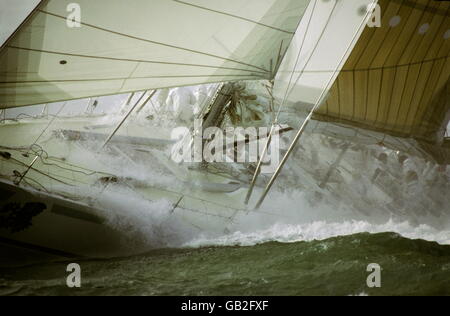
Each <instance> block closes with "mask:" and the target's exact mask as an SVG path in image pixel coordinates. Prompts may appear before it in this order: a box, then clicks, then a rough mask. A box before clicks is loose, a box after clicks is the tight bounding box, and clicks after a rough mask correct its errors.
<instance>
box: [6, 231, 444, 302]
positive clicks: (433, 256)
mask: <svg viewBox="0 0 450 316" xmlns="http://www.w3.org/2000/svg"><path fill="white" fill-rule="evenodd" d="M77 263H79V264H80V265H81V269H82V287H81V289H76V290H74V289H69V288H67V287H66V284H65V282H66V279H65V278H66V276H67V275H68V273H67V272H66V266H67V264H68V262H58V263H46V264H40V265H33V266H27V267H22V268H14V269H12V268H7V269H5V268H3V269H0V276H1V279H0V294H1V295H450V246H447V245H440V244H437V243H435V242H428V241H423V240H412V239H407V238H404V237H401V236H399V235H398V234H394V233H379V234H369V233H360V234H354V235H349V236H341V237H334V238H330V239H326V240H323V241H303V242H295V243H279V242H269V243H263V244H258V245H254V246H247V247H246V246H234V247H230V246H222V247H205V248H188V249H167V250H158V251H153V252H150V253H148V254H146V255H141V256H136V257H129V258H122V259H112V260H111V259H109V260H80V261H78V262H77ZM371 263H377V264H379V265H380V266H381V267H382V269H383V271H382V272H381V288H374V289H371V288H369V287H368V286H367V284H366V280H367V277H368V275H369V274H370V273H369V272H367V271H366V269H367V266H368V265H369V264H371Z"/></svg>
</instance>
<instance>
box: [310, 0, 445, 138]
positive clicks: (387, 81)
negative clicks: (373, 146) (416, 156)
mask: <svg viewBox="0 0 450 316" xmlns="http://www.w3.org/2000/svg"><path fill="white" fill-rule="evenodd" d="M379 5H380V6H381V12H382V23H381V27H380V28H377V27H374V28H366V29H365V31H364V33H363V34H362V36H361V38H360V40H359V42H358V43H357V45H356V46H355V48H354V50H353V52H352V54H351V55H350V57H349V59H348V60H347V63H346V65H345V66H344V68H343V70H342V72H341V73H340V75H339V76H338V79H337V81H336V82H335V84H334V85H333V87H332V89H331V92H330V96H329V98H328V100H327V102H326V103H325V104H324V105H323V107H322V108H320V109H319V111H318V113H317V115H316V116H315V118H316V119H319V120H324V121H327V122H339V123H344V124H347V125H352V126H355V127H359V128H363V129H366V130H372V131H377V132H381V133H384V134H388V135H392V136H397V137H408V138H414V139H416V140H420V141H424V142H427V143H442V141H443V137H444V134H445V131H446V128H447V124H448V122H449V120H450V85H449V79H450V3H449V2H448V1H440V2H439V1H429V0H414V1H392V0H380V1H379Z"/></svg>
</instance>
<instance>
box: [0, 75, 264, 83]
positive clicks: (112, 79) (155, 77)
mask: <svg viewBox="0 0 450 316" xmlns="http://www.w3.org/2000/svg"><path fill="white" fill-rule="evenodd" d="M207 77H244V78H249V77H252V76H251V75H220V74H216V75H190V76H188V75H173V76H148V77H130V78H128V77H122V78H95V79H61V80H59V79H56V80H31V81H0V84H17V83H44V82H92V81H115V80H133V79H164V78H207ZM255 77H256V76H255Z"/></svg>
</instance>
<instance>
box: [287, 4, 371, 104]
mask: <svg viewBox="0 0 450 316" xmlns="http://www.w3.org/2000/svg"><path fill="white" fill-rule="evenodd" d="M373 1H374V2H372V3H375V2H376V1H378V0H373ZM337 4H338V1H337V0H336V1H335V3H334V6H333V9H332V10H331V13H330V15H329V16H328V19H327V22H326V24H325V26H324V28H323V29H322V32H321V33H320V36H319V39H318V40H317V42H316V44H315V45H314V47H313V50H312V52H311V55H309V57H308V59H307V60H306V62H305V65H304V67H303V69H302V71H301V72H300V73H299V75H298V77H297V79H296V80H295V83H294V84H293V85H292V88H291V90H290V91H289V93H288V94H287V96H286V98H287V97H288V96H290V95H291V94H292V91H293V90H294V87H295V86H296V85H297V83H298V81H299V80H300V78H301V77H302V76H303V74H304V72H305V69H306V67H307V66H308V64H309V62H310V61H311V59H312V57H313V55H314V53H315V52H316V50H317V47H319V43H320V41H321V40H322V38H323V35H324V34H325V30H326V29H327V27H328V25H329V24H330V21H331V17H332V16H333V13H334V11H335V10H336V7H337ZM294 70H295V69H294Z"/></svg>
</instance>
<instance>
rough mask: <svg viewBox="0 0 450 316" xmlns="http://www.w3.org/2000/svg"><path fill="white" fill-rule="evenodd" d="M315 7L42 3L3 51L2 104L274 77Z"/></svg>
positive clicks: (284, 0) (270, 0)
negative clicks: (303, 20)
mask: <svg viewBox="0 0 450 316" xmlns="http://www.w3.org/2000/svg"><path fill="white" fill-rule="evenodd" d="M308 4H309V0H301V1H299V0H246V1H241V0H227V1H218V0H214V1H210V0H208V1H206V0H184V1H179V0H152V1H148V0H133V1H122V0H96V1H89V0H79V1H77V2H76V4H75V5H74V4H72V1H70V0H57V1H56V0H46V1H43V2H42V3H41V5H40V6H39V8H38V9H37V10H36V12H35V14H34V15H33V16H32V17H31V18H30V19H29V20H28V21H27V22H26V23H25V24H24V25H23V26H22V27H21V29H20V30H19V31H18V32H16V34H15V36H13V38H12V39H10V40H9V41H8V42H7V43H6V45H4V47H3V49H2V51H1V52H0V108H11V107H18V106H25V105H33V104H42V103H49V102H55V101H63V100H70V99H77V98H85V97H91V96H100V95H109V94H119V93H126V92H131V91H139V90H149V89H156V88H163V87H176V86H185V85H195V84H202V83H210V82H220V81H232V80H243V79H264V78H272V77H273V75H274V73H275V72H276V68H277V66H278V65H279V63H280V62H281V58H282V56H283V53H284V52H285V51H286V49H287V47H288V45H289V43H290V41H291V39H292V37H293V35H294V33H295V31H296V29H297V27H298V24H299V21H300V20H301V18H302V16H303V14H304V11H305V9H306V7H307V6H308ZM77 5H78V6H77ZM78 18H79V20H78ZM74 22H75V23H74ZM76 22H80V23H79V25H78V26H79V27H77V23H76Z"/></svg>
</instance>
